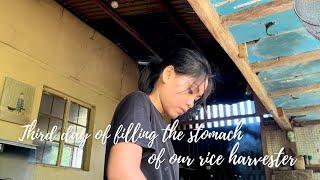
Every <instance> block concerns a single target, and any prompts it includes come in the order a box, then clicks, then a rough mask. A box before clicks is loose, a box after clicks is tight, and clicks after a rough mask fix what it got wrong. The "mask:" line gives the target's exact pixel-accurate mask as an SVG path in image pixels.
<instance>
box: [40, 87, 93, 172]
mask: <svg viewBox="0 0 320 180" xmlns="http://www.w3.org/2000/svg"><path fill="white" fill-rule="evenodd" d="M43 93H47V94H49V95H52V96H56V97H59V98H62V99H64V100H65V101H66V103H65V109H64V114H63V119H61V118H58V117H55V116H52V115H48V114H45V113H41V112H40V106H41V100H42V94H43ZM72 102H73V103H76V104H78V105H79V109H80V107H84V108H87V109H88V115H87V124H86V127H85V126H83V125H81V124H77V123H72V122H70V121H69V113H70V106H71V103H72ZM94 111H95V107H94V106H93V105H90V104H89V103H86V102H84V101H82V100H79V99H77V98H74V97H72V96H69V95H67V94H65V93H62V92H60V91H58V90H55V89H53V88H50V87H47V86H44V87H43V89H42V93H41V98H40V104H39V111H38V117H39V116H46V117H48V118H50V120H51V118H55V119H59V120H61V121H62V125H61V133H65V132H66V130H67V124H68V123H71V124H74V125H77V126H81V127H85V128H86V133H89V134H92V125H93V122H92V121H93V119H94V116H93V114H94ZM50 120H49V124H48V126H49V125H50ZM60 137H61V134H60ZM46 142H47V141H45V143H46ZM52 142H55V143H57V141H55V140H53V141H52ZM58 143H59V146H58V155H57V161H56V164H46V163H43V162H37V161H36V164H38V165H42V166H46V167H55V168H71V169H76V170H83V171H89V166H90V165H89V163H90V159H89V157H90V154H91V151H90V149H91V146H92V136H90V137H89V138H88V139H87V141H86V144H85V146H84V147H83V154H82V162H81V167H80V168H77V167H72V166H62V165H61V160H62V153H63V147H64V145H65V144H66V145H69V146H70V144H68V143H66V142H65V140H61V139H60V140H59V142H58ZM71 146H72V147H77V146H75V145H71ZM42 156H43V155H42ZM42 158H43V157H42ZM42 158H41V159H42ZM71 158H72V157H71ZM41 161H42V160H41Z"/></svg>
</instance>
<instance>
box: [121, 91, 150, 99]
mask: <svg viewBox="0 0 320 180" xmlns="http://www.w3.org/2000/svg"><path fill="white" fill-rule="evenodd" d="M146 98H148V95H147V94H146V93H144V92H142V91H133V92H131V93H129V94H128V95H126V96H125V97H124V98H123V100H128V99H129V100H141V99H146Z"/></svg>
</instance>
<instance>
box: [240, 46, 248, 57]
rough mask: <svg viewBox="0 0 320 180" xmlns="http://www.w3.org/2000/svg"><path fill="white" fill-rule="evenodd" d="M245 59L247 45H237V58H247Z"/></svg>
mask: <svg viewBox="0 0 320 180" xmlns="http://www.w3.org/2000/svg"><path fill="white" fill-rule="evenodd" d="M247 57H248V49H247V43H243V44H241V45H239V58H247Z"/></svg>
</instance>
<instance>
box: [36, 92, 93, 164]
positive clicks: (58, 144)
mask: <svg viewBox="0 0 320 180" xmlns="http://www.w3.org/2000/svg"><path fill="white" fill-rule="evenodd" d="M57 94H59V93H57V92H54V91H52V90H49V89H45V90H44V91H43V93H42V98H41V104H40V109H39V114H38V121H37V128H36V129H38V128H40V130H41V132H42V133H44V134H45V133H48V132H51V130H52V128H53V127H54V126H57V131H56V133H55V136H54V137H53V141H52V142H50V141H39V140H35V141H34V144H36V145H38V148H37V150H36V161H37V163H41V164H48V165H54V166H63V167H72V168H82V169H83V164H84V152H85V150H86V149H87V144H88V142H86V144H85V145H84V146H83V147H79V144H80V142H79V141H77V140H71V139H66V140H61V139H60V136H61V134H62V132H65V133H66V132H67V130H68V128H69V127H71V128H72V131H71V132H70V133H73V132H76V133H77V134H85V133H88V131H89V128H88V127H89V126H88V124H89V120H90V112H91V109H92V108H91V106H89V105H87V104H85V103H82V102H80V101H78V100H76V99H73V98H71V97H68V96H65V95H61V94H59V95H57Z"/></svg>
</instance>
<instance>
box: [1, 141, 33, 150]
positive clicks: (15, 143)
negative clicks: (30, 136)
mask: <svg viewBox="0 0 320 180" xmlns="http://www.w3.org/2000/svg"><path fill="white" fill-rule="evenodd" d="M0 144H4V145H11V146H17V147H22V148H27V149H34V150H35V149H37V145H35V144H26V143H22V142H16V141H9V140H4V139H0Z"/></svg>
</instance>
